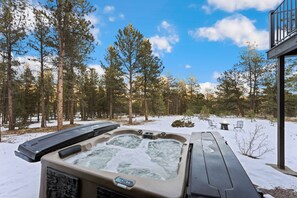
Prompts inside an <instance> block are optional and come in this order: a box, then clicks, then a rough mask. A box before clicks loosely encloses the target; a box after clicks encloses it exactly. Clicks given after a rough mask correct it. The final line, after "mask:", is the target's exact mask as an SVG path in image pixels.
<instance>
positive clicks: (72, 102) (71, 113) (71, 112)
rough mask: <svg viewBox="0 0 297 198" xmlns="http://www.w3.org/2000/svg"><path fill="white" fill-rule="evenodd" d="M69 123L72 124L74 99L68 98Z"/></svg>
mask: <svg viewBox="0 0 297 198" xmlns="http://www.w3.org/2000/svg"><path fill="white" fill-rule="evenodd" d="M69 116H70V124H74V99H73V98H71V100H70V115H69Z"/></svg>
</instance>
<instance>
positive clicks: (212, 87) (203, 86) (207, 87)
mask: <svg viewBox="0 0 297 198" xmlns="http://www.w3.org/2000/svg"><path fill="white" fill-rule="evenodd" d="M199 85H200V90H201V93H203V94H206V93H211V94H214V93H215V91H216V89H217V84H216V83H211V82H205V83H199Z"/></svg>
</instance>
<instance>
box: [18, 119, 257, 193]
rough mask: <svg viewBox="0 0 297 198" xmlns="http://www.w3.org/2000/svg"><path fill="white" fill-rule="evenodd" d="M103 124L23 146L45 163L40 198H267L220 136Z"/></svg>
mask: <svg viewBox="0 0 297 198" xmlns="http://www.w3.org/2000/svg"><path fill="white" fill-rule="evenodd" d="M119 127H120V125H118V124H116V123H111V122H96V123H93V124H88V125H82V126H78V127H74V128H72V129H66V130H63V131H59V132H56V133H52V134H48V135H45V136H42V137H38V138H35V139H32V140H29V141H27V142H24V143H23V144H20V145H19V147H18V150H16V151H15V154H16V155H17V156H18V157H21V158H22V159H24V160H26V161H28V162H38V161H40V159H41V165H42V167H41V168H42V169H41V181H40V197H41V198H44V197H49V198H56V197H71V198H75V197H82V198H85V197H87V198H89V197H90V198H91V197H106V198H109V197H116V198H123V197H124V198H126V197H187V198H190V197H205V198H206V197H207V198H213V197H217V198H238V197H240V198H254V197H255V198H259V197H260V196H259V194H258V193H257V191H256V189H255V187H254V185H253V184H252V182H251V181H250V179H249V177H248V175H247V174H246V172H245V171H244V169H243V168H242V166H241V164H240V162H239V161H238V159H237V158H236V156H235V155H234V153H233V151H232V150H231V148H230V147H229V146H228V144H227V142H226V141H225V140H224V138H223V137H222V136H221V135H220V134H219V133H218V132H192V133H191V135H190V136H188V135H181V134H170V133H164V132H157V131H141V130H134V129H125V128H119Z"/></svg>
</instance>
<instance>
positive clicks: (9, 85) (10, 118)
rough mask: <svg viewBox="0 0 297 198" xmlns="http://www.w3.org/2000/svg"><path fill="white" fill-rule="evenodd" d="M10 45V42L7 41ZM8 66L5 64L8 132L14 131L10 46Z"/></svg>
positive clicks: (9, 49) (9, 48)
mask: <svg viewBox="0 0 297 198" xmlns="http://www.w3.org/2000/svg"><path fill="white" fill-rule="evenodd" d="M8 43H10V41H8ZM7 53H8V54H7V55H8V64H7V95H8V122H9V127H8V128H9V130H14V118H13V96H12V92H13V91H12V69H11V61H12V56H11V46H9V47H8V52H7Z"/></svg>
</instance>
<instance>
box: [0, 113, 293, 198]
mask: <svg viewBox="0 0 297 198" xmlns="http://www.w3.org/2000/svg"><path fill="white" fill-rule="evenodd" d="M181 118H182V116H166V117H160V118H157V117H152V118H150V120H153V121H152V122H143V117H137V118H134V120H133V121H136V122H141V124H139V125H132V126H123V127H125V128H135V129H148V130H156V131H164V132H170V133H182V134H191V133H192V132H202V131H218V132H219V133H220V134H221V135H222V136H223V137H224V138H225V140H226V141H227V142H228V144H229V146H230V147H231V148H232V150H233V152H234V153H235V155H236V156H237V158H238V159H239V161H240V162H241V164H242V166H243V168H244V169H245V171H246V172H247V174H248V175H249V177H250V179H251V180H252V182H253V183H254V184H256V185H258V186H260V187H262V188H266V189H273V188H275V187H278V186H279V187H281V188H285V189H294V190H295V191H297V177H293V176H288V175H285V174H283V173H281V172H279V171H277V170H275V169H274V168H272V167H270V166H268V165H267V164H275V163H276V161H277V148H276V147H277V146H276V145H277V126H276V124H275V125H274V126H273V125H271V124H270V121H268V120H261V119H256V121H254V122H251V121H250V120H249V119H243V118H236V117H229V118H228V117H224V118H220V117H215V116H212V117H211V119H212V120H213V121H214V122H215V123H217V129H209V128H208V122H207V121H203V120H199V119H198V118H197V117H194V118H192V121H193V122H194V123H195V127H193V128H173V127H171V123H172V122H173V121H174V120H176V119H181ZM238 120H243V121H244V126H243V129H244V131H233V125H234V124H236V121H238ZM222 121H227V122H228V123H229V124H230V125H229V131H225V130H220V126H219V125H220V124H219V123H220V122H222ZM91 122H94V121H89V122H80V121H77V122H76V123H78V124H86V123H91ZM65 124H67V122H65ZM48 125H56V122H52V123H49V124H48ZM256 125H261V126H262V127H263V129H262V132H264V133H265V135H267V140H266V143H267V145H268V147H269V148H270V149H273V150H272V151H270V152H268V153H266V154H264V155H263V156H262V157H261V158H260V159H252V158H249V157H247V156H244V155H242V154H240V152H239V148H238V145H237V143H236V141H235V137H236V134H237V137H248V134H249V132H250V131H254V129H255V127H256ZM38 126H39V124H35V125H30V128H31V127H38ZM285 129H286V139H285V141H286V147H285V151H286V166H288V167H289V168H291V169H293V170H294V171H297V155H296V150H297V123H294V122H286V124H285ZM1 130H2V131H3V128H1ZM45 134H47V133H31V134H23V135H18V136H17V135H4V136H3V135H2V141H3V142H1V143H0V162H1V164H0V175H1V176H0V197H1V198H5V197H9V198H11V197H16V198H18V197H32V198H34V197H38V193H39V181H40V169H41V164H40V162H37V163H28V162H26V161H24V160H22V159H20V158H18V157H16V156H15V155H14V151H15V150H17V147H18V145H19V144H21V143H23V142H25V141H27V140H30V139H33V138H35V137H39V136H42V135H45ZM265 197H271V196H269V195H267V196H265Z"/></svg>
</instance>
